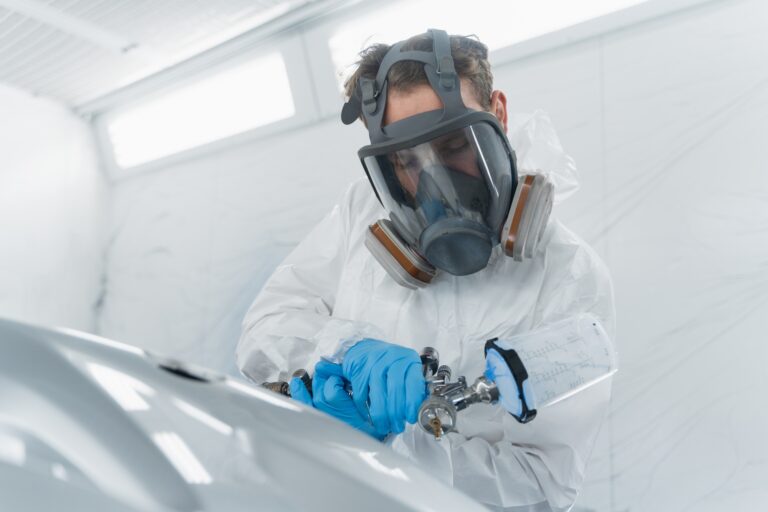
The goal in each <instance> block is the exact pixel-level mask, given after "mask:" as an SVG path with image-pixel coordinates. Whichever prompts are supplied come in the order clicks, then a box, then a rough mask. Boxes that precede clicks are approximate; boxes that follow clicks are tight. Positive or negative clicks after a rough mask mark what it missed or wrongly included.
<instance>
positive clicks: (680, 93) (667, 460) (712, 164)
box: [499, 0, 768, 511]
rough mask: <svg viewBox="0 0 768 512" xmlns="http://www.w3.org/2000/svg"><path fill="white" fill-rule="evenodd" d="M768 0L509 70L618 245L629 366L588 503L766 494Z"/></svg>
mask: <svg viewBox="0 0 768 512" xmlns="http://www.w3.org/2000/svg"><path fill="white" fill-rule="evenodd" d="M766 62H768V4H766V3H765V2H763V1H760V0H752V1H740V2H717V3H713V4H710V5H709V6H705V7H703V8H699V9H696V10H692V11H688V12H685V13H682V14H679V15H675V16H671V17H667V18H664V19H661V20H657V21H655V22H652V23H647V24H643V25H641V26H637V27H635V28H632V29H630V30H625V31H622V32H619V33H615V34H613V35H609V36H605V37H602V38H600V39H599V40H593V41H589V42H585V43H583V44H579V45H576V46H573V47H570V48H567V49H564V50H561V51H556V52H551V53H548V54H545V55H541V56H539V57H536V58H533V59H528V60H526V61H522V62H519V63H517V64H515V65H513V66H509V67H507V68H505V69H504V70H502V71H501V73H499V81H500V82H502V83H503V84H504V85H505V86H506V88H507V90H508V92H509V95H510V99H511V103H512V104H513V105H515V106H519V108H521V109H530V108H533V107H542V108H544V109H545V110H548V111H549V112H550V114H551V115H552V118H553V121H554V123H555V125H556V126H559V127H560V134H561V136H562V138H563V144H564V146H565V147H566V148H567V149H569V150H570V151H571V153H572V154H573V155H574V156H575V157H576V161H577V163H578V164H579V168H580V170H581V172H582V178H583V179H582V183H583V189H582V190H581V191H580V193H579V194H578V195H577V196H575V197H574V198H573V199H572V200H571V201H569V202H568V203H565V204H564V205H563V208H561V211H560V212H559V213H560V216H561V217H563V218H565V219H567V220H568V221H569V223H570V224H571V225H572V226H573V227H574V229H576V230H577V231H578V232H580V233H582V234H583V235H584V236H585V237H586V238H587V239H588V240H589V241H590V242H591V243H592V244H593V245H594V246H595V247H596V248H597V249H598V250H599V252H600V253H601V254H602V255H603V257H604V258H606V261H607V263H608V266H609V267H610V269H611V272H612V274H613V278H614V285H615V290H616V298H617V308H618V316H619V318H618V329H619V337H618V348H619V351H620V356H621V361H622V368H621V370H620V373H619V374H618V376H617V378H616V380H615V388H614V391H615V392H614V399H613V407H612V413H611V417H610V419H609V423H608V424H607V425H606V427H605V428H604V429H603V433H602V437H601V440H600V444H599V447H598V449H597V451H596V453H595V456H594V458H593V461H592V466H591V470H590V477H589V478H590V481H589V483H588V485H587V487H586V489H585V493H584V495H583V496H582V499H581V500H580V502H579V505H580V506H581V507H584V508H588V509H594V510H600V511H603V510H610V511H667V510H669V511H672V510H675V511H677V510H689V509H690V510H697V511H701V510H712V511H721V510H755V509H760V508H763V507H764V504H765V503H766V501H767V500H768V443H767V442H766V441H765V436H764V433H765V432H766V431H768V412H766V411H765V408H764V407H762V404H764V403H765V394H766V392H768V373H767V372H766V371H765V363H766V361H768V346H767V345H766V343H765V328H766V326H768V324H767V323H766V321H765V318H766V317H768V202H766V201H768V174H766V164H765V161H766V160H765V157H764V145H765V142H766V134H767V133H768V131H766V129H767V128H768V67H767V66H766Z"/></svg>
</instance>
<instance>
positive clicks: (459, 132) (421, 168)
mask: <svg viewBox="0 0 768 512" xmlns="http://www.w3.org/2000/svg"><path fill="white" fill-rule="evenodd" d="M419 139H421V140H419V141H418V143H415V144H413V143H411V144H410V145H409V144H408V143H401V144H388V145H386V146H387V147H385V148H382V149H383V150H384V151H381V152H378V153H377V152H376V148H375V146H368V147H367V148H363V150H361V152H360V153H361V154H360V156H361V160H362V162H363V166H364V167H365V169H366V172H367V173H368V176H369V178H370V180H371V183H372V184H373V186H374V188H375V190H376V193H377V195H378V197H379V200H380V201H381V203H382V205H383V206H384V208H385V209H386V210H387V212H388V213H389V215H390V219H391V220H392V222H393V223H394V224H395V226H396V227H397V228H398V231H400V235H401V236H402V237H403V238H404V239H405V241H407V242H408V243H410V244H412V245H413V246H415V247H423V246H424V242H425V241H424V234H425V231H427V230H429V229H430V227H433V226H434V225H435V224H437V223H441V224H442V225H447V224H446V222H445V221H446V220H448V219H450V220H451V225H453V226H457V229H458V227H461V226H467V227H471V229H473V230H475V231H478V232H479V231H485V232H486V233H487V236H488V237H490V238H489V240H490V242H491V244H492V245H495V244H496V243H498V241H499V232H500V229H501V226H502V223H503V222H504V219H505V217H506V214H507V210H508V209H509V204H510V200H511V193H512V191H513V189H514V186H515V185H516V183H515V182H516V179H517V176H516V170H515V167H514V153H513V152H512V149H511V148H510V147H509V143H508V142H507V139H506V137H505V136H504V134H503V133H501V132H500V130H499V127H497V126H495V125H494V124H493V123H490V122H485V121H479V122H476V123H474V124H470V125H469V126H464V127H461V128H457V129H452V130H449V131H446V132H443V133H438V134H436V135H434V136H433V137H431V138H430V137H429V136H427V137H420V138H419ZM424 139H426V140H424ZM366 153H367V154H366ZM433 231H434V230H433Z"/></svg>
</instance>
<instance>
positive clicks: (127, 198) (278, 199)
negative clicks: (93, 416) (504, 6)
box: [100, 0, 768, 511]
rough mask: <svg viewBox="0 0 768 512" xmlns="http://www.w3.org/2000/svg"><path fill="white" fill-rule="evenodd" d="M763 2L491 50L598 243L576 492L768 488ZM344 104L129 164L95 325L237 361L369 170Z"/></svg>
mask: <svg viewBox="0 0 768 512" xmlns="http://www.w3.org/2000/svg"><path fill="white" fill-rule="evenodd" d="M766 62H768V4H766V3H765V2H763V1H762V0H743V1H735V2H713V3H711V4H708V5H705V6H703V7H699V8H696V9H692V10H689V11H686V12H683V13H680V14H677V15H673V16H668V17H665V18H663V19H659V20H656V21H652V22H648V23H644V24H642V25H639V26H636V27H634V28H631V29H627V30H623V31H620V32H615V33H613V34H609V35H606V36H602V37H600V38H597V39H593V40H590V41H586V42H583V43H580V44H576V45H573V46H570V47H568V48H564V49H561V50H556V51H550V52H547V53H544V54H540V55H537V56H535V57H532V58H528V59H525V60H522V61H517V62H514V63H512V64H509V65H506V66H503V67H499V68H497V69H496V76H497V85H498V86H499V87H500V88H503V89H505V90H506V91H507V93H508V96H509V103H510V108H511V109H512V110H515V111H530V110H533V109H534V108H543V109H544V110H547V111H548V112H549V113H550V114H551V116H552V119H553V121H554V123H555V126H556V127H558V128H559V131H560V135H561V138H562V142H563V145H564V146H565V148H566V149H567V150H569V151H570V152H571V154H572V155H573V156H574V157H575V158H576V161H577V163H578V164H579V167H580V170H581V175H582V190H581V191H580V192H579V193H578V194H577V195H576V196H575V197H574V198H572V199H570V200H569V201H568V202H566V203H565V204H563V205H562V206H561V207H559V208H558V210H559V211H558V215H559V216H560V217H561V218H562V219H564V221H565V222H566V223H567V224H569V225H570V226H571V227H573V228H574V229H575V230H577V231H578V232H580V233H581V234H582V235H583V236H585V237H586V238H587V239H588V240H589V241H590V242H591V243H592V244H593V245H594V246H595V247H596V248H597V250H598V251H599V252H600V253H601V254H602V256H603V257H604V258H605V259H606V261H607V263H608V265H609V267H610V269H611V271H612V273H613V276H614V281H615V288H616V294H617V307H618V313H619V323H618V328H619V339H618V346H619V350H620V354H621V360H622V368H621V371H620V373H619V374H618V376H617V378H616V380H615V395H614V401H613V406H612V413H611V415H610V418H609V421H608V423H607V424H606V426H605V428H604V429H603V433H602V436H601V439H600V442H599V446H598V448H597V449H596V453H595V456H594V459H593V462H592V465H591V470H590V474H589V481H588V483H587V485H586V487H585V490H584V493H583V496H582V497H581V498H580V501H579V507H580V508H581V509H593V510H600V511H630V510H631V511H645V510H653V511H665V510H670V511H671V510H685V509H696V510H742V509H750V510H752V509H755V508H760V507H762V506H763V504H764V503H766V502H768V485H766V482H768V480H767V478H768V443H766V442H765V441H764V438H763V437H764V436H763V433H764V432H766V431H768V412H766V411H765V408H763V407H761V406H760V405H761V404H763V403H764V402H765V399H764V394H765V392H766V391H768V372H766V371H765V370H764V364H765V361H767V360H768V357H767V356H768V344H766V343H764V342H763V338H764V337H765V334H764V331H765V327H766V323H765V320H764V319H765V318H766V316H768V236H767V235H766V232H767V229H766V228H767V227H768V207H766V204H768V203H766V200H768V177H767V176H768V174H766V172H765V164H764V162H765V156H764V149H763V146H764V145H765V134H766V122H767V121H768V68H767V67H766V65H765V63H766ZM364 140H365V136H364V133H363V132H362V130H361V129H360V128H359V127H357V128H353V127H344V126H341V125H340V123H338V121H336V119H332V120H328V121H325V122H323V123H320V124H318V125H315V126H312V127H310V128H306V129H303V130H300V131H296V132H292V133H289V134H287V135H284V136H280V137H274V138H271V139H266V140H263V141H261V142H260V143H258V144H254V145H250V146H243V147H240V148H238V149H236V150H232V151H228V152H226V153H220V154H215V155H211V156H209V157H207V158H205V159H200V160H197V161H193V162H188V163H182V164H177V165H175V166H174V167H172V168H169V169H167V170H164V171H162V172H157V173H154V174H149V175H144V176H138V177H136V178H134V179H131V180H127V181H125V182H121V183H120V184H118V185H117V186H116V189H115V198H116V210H115V215H114V216H113V226H112V228H111V240H112V241H111V244H110V245H109V249H108V255H109V259H108V272H107V288H106V296H105V303H104V309H103V315H102V316H101V319H100V320H101V324H100V325H101V330H102V333H103V334H105V335H107V336H111V337H115V338H117V339H122V340H125V341H129V342H132V343H136V344H139V345H142V346H147V347H150V348H155V349H156V350H160V351H166V352H174V353H176V355H179V356H181V357H183V358H186V359H189V360H192V361H195V362H199V363H204V364H206V365H207V366H212V367H216V368H219V369H227V368H232V360H231V357H232V350H233V347H234V344H235V342H236V339H237V336H238V334H239V321H240V317H241V316H242V314H243V312H244V311H245V309H246V308H247V306H248V304H249V303H250V301H251V300H252V298H253V296H254V295H255V294H256V292H257V290H258V289H259V287H260V286H261V284H262V283H263V281H264V279H265V278H266V276H268V274H269V272H270V270H271V269H272V268H273V267H274V265H275V264H276V263H277V261H279V259H280V258H281V257H282V256H283V255H284V254H286V253H287V252H288V251H289V250H290V248H291V247H292V246H293V245H294V244H296V243H297V242H298V241H299V240H300V239H301V238H302V236H304V234H305V233H306V232H307V231H308V230H309V229H310V227H311V225H312V224H313V223H314V221H315V220H316V219H317V218H318V217H319V216H320V215H322V213H323V212H324V211H326V210H327V209H328V208H329V207H330V205H331V204H332V202H333V200H334V199H335V198H336V197H338V195H339V194H340V193H341V191H342V189H343V187H344V184H346V183H347V182H349V181H350V180H351V179H352V178H353V177H354V176H358V175H360V173H361V172H362V171H361V170H360V169H359V164H358V162H357V161H356V157H355V151H356V149H357V148H358V147H359V146H360V145H362V144H363V142H364Z"/></svg>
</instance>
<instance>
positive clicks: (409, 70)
mask: <svg viewBox="0 0 768 512" xmlns="http://www.w3.org/2000/svg"><path fill="white" fill-rule="evenodd" d="M450 40H451V55H452V56H453V65H454V67H455V68H456V72H457V73H458V74H459V77H461V78H464V79H466V80H468V81H469V83H470V84H472V88H473V89H474V91H473V92H474V93H475V97H476V98H477V100H478V102H479V103H480V105H482V107H483V108H484V109H485V110H489V109H490V108H491V92H493V75H492V74H491V65H490V63H489V62H488V47H487V46H485V45H484V44H483V43H481V42H480V41H479V40H478V39H477V37H476V36H471V37H467V36H455V35H452V36H450ZM391 47H392V46H391V45H387V44H374V45H372V46H369V47H368V48H366V49H365V50H363V51H362V52H360V59H359V60H358V61H357V63H356V65H357V69H355V71H354V73H352V75H351V76H350V77H349V78H347V80H346V81H345V82H344V92H345V93H346V95H347V98H351V97H352V95H353V94H354V92H355V87H356V86H357V80H358V79H359V78H361V77H364V78H370V79H374V78H376V73H378V71H379V66H380V65H381V61H382V60H384V56H385V55H386V54H387V52H388V51H389V49H390V48H391ZM402 49H403V50H420V51H432V36H431V35H430V34H429V33H427V34H419V35H417V36H413V37H411V38H409V39H408V40H407V41H406V42H405V44H404V45H403V47H402ZM387 80H388V82H389V88H390V89H394V90H397V91H399V92H408V91H410V90H412V89H413V88H414V87H416V86H417V85H422V84H427V85H429V81H428V80H427V75H426V73H424V64H423V63H421V62H416V61H410V60H405V61H400V62H396V63H395V64H393V65H392V67H391V68H389V73H388V74H387Z"/></svg>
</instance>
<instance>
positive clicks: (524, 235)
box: [341, 30, 553, 288]
mask: <svg viewBox="0 0 768 512" xmlns="http://www.w3.org/2000/svg"><path fill="white" fill-rule="evenodd" d="M429 33H430V34H431V36H432V41H433V45H432V46H433V48H432V51H418V50H403V49H402V48H403V45H404V44H405V41H401V42H399V43H396V44H395V45H393V46H392V47H391V48H390V50H389V51H388V52H387V54H386V55H385V56H384V59H383V60H382V62H381V65H380V66H379V70H378V73H377V75H376V78H375V79H370V78H364V77H363V78H360V79H359V80H358V82H357V84H356V89H355V91H354V94H353V95H352V97H351V98H350V99H349V101H348V102H347V103H346V104H345V105H344V108H343V109H342V114H341V118H342V121H343V122H344V123H345V124H351V123H353V122H354V121H355V120H356V119H358V117H360V116H361V115H362V116H363V118H364V120H365V123H366V126H367V128H368V134H369V136H370V141H371V143H370V145H368V146H364V147H363V148H361V149H360V150H359V151H358V156H359V157H360V161H361V163H362V165H363V168H364V169H365V172H366V174H367V176H368V179H369V181H370V182H371V185H372V186H373V189H374V191H375V193H376V197H377V198H378V200H379V202H380V203H381V204H382V206H383V207H384V209H385V210H386V212H387V214H388V216H389V218H388V219H382V220H379V221H378V222H376V223H375V224H373V225H371V226H370V227H369V229H368V232H367V233H366V241H365V244H366V246H367V247H368V249H369V250H370V251H371V253H372V254H373V256H374V257H375V258H376V259H377V260H378V261H379V262H380V263H381V265H382V266H383V267H384V268H385V269H386V271H387V272H388V273H389V275H390V276H391V277H392V278H393V279H395V281H397V282H398V283H399V284H401V285H403V286H406V287H409V288H420V287H423V286H426V285H427V284H429V283H430V282H431V281H432V279H433V278H434V277H435V276H436V275H437V272H438V270H442V271H444V272H447V273H449V274H453V275H456V276H464V275H469V274H473V273H475V272H478V271H480V270H482V269H483V268H485V267H486V266H487V264H488V261H489V259H490V256H491V251H492V250H493V247H494V246H496V245H497V244H502V246H503V249H504V252H505V254H506V255H507V256H510V257H512V258H514V259H515V260H516V261H523V260H524V259H527V258H531V257H533V254H534V253H535V251H536V246H537V244H538V242H539V241H540V239H541V236H542V234H543V232H544V229H545V227H546V224H547V219H548V217H549V214H550V212H551V209H552V201H553V185H552V183H551V182H550V181H549V180H548V179H547V178H546V177H544V176H542V175H525V176H518V172H517V166H516V163H515V153H514V151H513V150H512V148H511V147H510V145H509V141H508V140H507V137H506V135H505V133H504V128H503V127H502V126H501V124H500V123H499V120H498V119H497V118H496V116H494V115H493V114H491V113H489V112H485V111H478V110H473V109H470V108H467V107H466V106H465V105H464V102H463V101H462V98H461V89H460V80H459V76H458V74H457V73H456V70H455V67H454V62H453V58H452V56H451V47H450V39H449V37H448V34H447V33H446V32H444V31H442V30H430V31H429ZM406 60H410V61H416V62H420V63H422V64H423V65H424V72H425V74H426V76H427V80H428V82H429V85H430V86H431V87H432V89H433V90H434V91H435V93H436V94H437V95H438V96H439V98H440V100H441V101H442V103H443V108H441V109H439V110H432V111H429V112H424V113H420V114H416V115H414V116H411V117H408V118H405V119H402V120H400V121H397V122H394V123H390V124H388V125H386V126H383V119H384V111H385V109H386V102H387V88H388V82H387V74H388V73H389V70H390V69H391V67H392V65H393V64H395V63H397V62H401V61H406Z"/></svg>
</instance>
